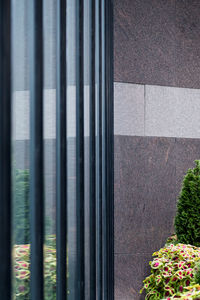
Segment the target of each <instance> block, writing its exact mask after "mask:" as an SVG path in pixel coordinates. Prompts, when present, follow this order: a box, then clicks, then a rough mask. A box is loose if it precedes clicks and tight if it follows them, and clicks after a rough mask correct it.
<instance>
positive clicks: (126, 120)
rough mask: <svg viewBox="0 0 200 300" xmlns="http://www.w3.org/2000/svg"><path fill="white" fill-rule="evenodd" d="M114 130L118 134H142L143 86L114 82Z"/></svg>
mask: <svg viewBox="0 0 200 300" xmlns="http://www.w3.org/2000/svg"><path fill="white" fill-rule="evenodd" d="M114 99H115V100H114V104H115V105H114V122H115V124H114V131H115V134H116V135H117V134H120V135H140V136H141V135H144V86H143V85H139V84H129V83H119V82H116V83H115V84H114Z"/></svg>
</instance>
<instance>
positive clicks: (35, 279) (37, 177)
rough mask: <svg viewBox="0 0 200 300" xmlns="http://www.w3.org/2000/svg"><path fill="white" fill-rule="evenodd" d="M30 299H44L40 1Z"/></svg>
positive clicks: (34, 22) (34, 5) (33, 51)
mask: <svg viewBox="0 0 200 300" xmlns="http://www.w3.org/2000/svg"><path fill="white" fill-rule="evenodd" d="M29 20H30V29H29V37H30V41H29V42H30V212H31V214H30V225H31V299H32V300H36V299H37V300H41V299H43V298H44V292H43V290H44V287H43V286H44V284H43V239H44V228H43V227H44V224H43V223H44V220H43V219H44V217H43V214H44V191H43V1H42V0H30V2H29Z"/></svg>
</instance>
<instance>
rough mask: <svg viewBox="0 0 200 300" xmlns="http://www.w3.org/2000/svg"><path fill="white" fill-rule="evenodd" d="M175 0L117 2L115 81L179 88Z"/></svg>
mask: <svg viewBox="0 0 200 300" xmlns="http://www.w3.org/2000/svg"><path fill="white" fill-rule="evenodd" d="M175 32H176V26H175V0H164V1H160V0H151V1H149V0H135V1H132V0H123V1H121V0H116V1H115V5H114V59H115V81H121V82H133V83H141V84H142V83H145V84H147V83H148V84H157V85H158V84H161V85H175V38H174V37H175Z"/></svg>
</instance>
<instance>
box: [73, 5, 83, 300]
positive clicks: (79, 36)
mask: <svg viewBox="0 0 200 300" xmlns="http://www.w3.org/2000/svg"><path fill="white" fill-rule="evenodd" d="M83 2H84V1H83V0H76V280H75V282H76V288H75V299H76V300H84V299H85V274H84V273H85V266H84V258H85V256H84V242H85V239H84V78H83V77H84V76H83V71H84V69H83V61H84V52H83V46H84V45H83V35H84V34H83V28H84V22H83V20H84V19H83V15H84V6H83Z"/></svg>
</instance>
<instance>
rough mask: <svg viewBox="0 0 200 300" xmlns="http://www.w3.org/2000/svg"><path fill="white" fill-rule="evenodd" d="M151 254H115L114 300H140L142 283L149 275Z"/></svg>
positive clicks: (142, 296)
mask: <svg viewBox="0 0 200 300" xmlns="http://www.w3.org/2000/svg"><path fill="white" fill-rule="evenodd" d="M150 260H151V254H132V255H124V254H115V300H141V299H144V294H143V295H140V294H139V290H140V289H141V288H142V281H143V280H144V278H145V276H146V275H148V274H149V272H150V267H149V264H148V262H149V261H150Z"/></svg>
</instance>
